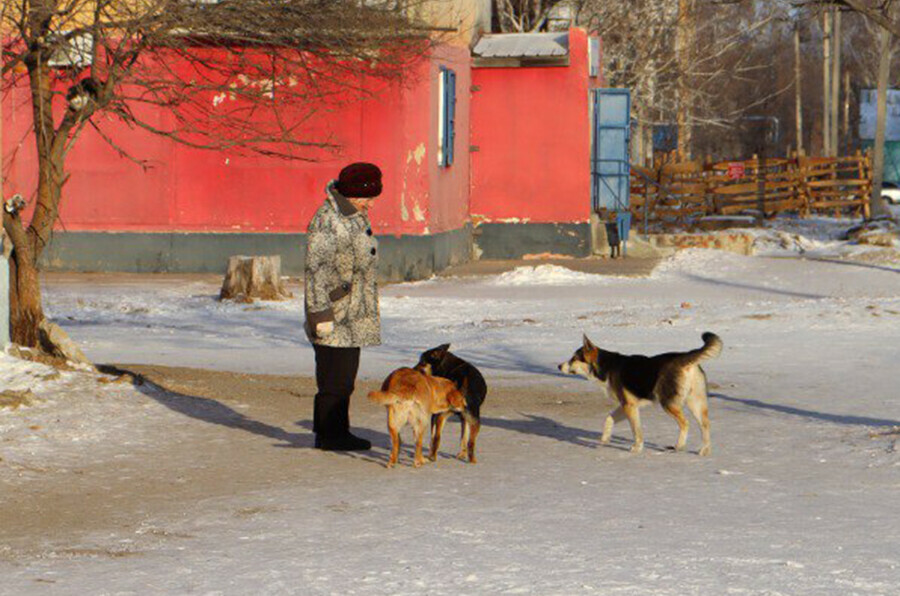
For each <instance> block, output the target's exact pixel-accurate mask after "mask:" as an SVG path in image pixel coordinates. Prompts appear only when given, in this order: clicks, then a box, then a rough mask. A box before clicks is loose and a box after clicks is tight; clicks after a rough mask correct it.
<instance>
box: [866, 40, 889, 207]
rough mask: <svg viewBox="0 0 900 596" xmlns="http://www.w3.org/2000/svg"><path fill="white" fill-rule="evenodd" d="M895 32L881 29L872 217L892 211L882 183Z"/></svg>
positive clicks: (871, 202)
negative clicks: (882, 195)
mask: <svg viewBox="0 0 900 596" xmlns="http://www.w3.org/2000/svg"><path fill="white" fill-rule="evenodd" d="M892 41H893V34H892V33H891V32H890V31H888V30H887V29H883V30H882V31H881V48H880V50H881V52H880V54H881V56H880V60H879V62H878V98H877V101H878V105H877V108H876V110H877V111H876V114H877V115H876V120H875V157H874V163H873V165H872V195H871V196H870V197H869V214H870V217H872V218H876V217H888V216H890V211H888V209H887V207H886V206H885V204H884V200H883V199H882V198H881V183H882V179H883V178H884V138H885V128H886V127H887V94H888V78H890V76H891V58H892V57H893V52H892V51H891V42H892Z"/></svg>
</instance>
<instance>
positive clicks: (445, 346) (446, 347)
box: [435, 344, 450, 352]
mask: <svg viewBox="0 0 900 596" xmlns="http://www.w3.org/2000/svg"><path fill="white" fill-rule="evenodd" d="M449 349H450V344H441V345H439V346H438V347H436V348H435V350H439V351H441V352H446V351H447V350H449Z"/></svg>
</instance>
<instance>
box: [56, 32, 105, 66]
mask: <svg viewBox="0 0 900 596" xmlns="http://www.w3.org/2000/svg"><path fill="white" fill-rule="evenodd" d="M62 35H65V34H62ZM93 52H94V36H93V35H91V34H90V33H82V34H81V35H77V36H75V37H72V38H71V39H68V40H61V41H60V43H59V44H58V45H57V46H56V47H54V48H53V53H52V54H51V55H50V60H48V61H47V64H48V65H49V66H51V67H52V68H84V67H85V66H90V65H91V60H92V56H93Z"/></svg>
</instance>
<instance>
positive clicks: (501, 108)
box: [3, 29, 597, 279]
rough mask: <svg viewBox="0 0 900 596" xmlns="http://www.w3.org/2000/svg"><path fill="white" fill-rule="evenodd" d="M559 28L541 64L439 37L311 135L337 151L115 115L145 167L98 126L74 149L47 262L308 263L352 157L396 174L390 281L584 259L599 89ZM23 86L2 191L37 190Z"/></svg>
mask: <svg viewBox="0 0 900 596" xmlns="http://www.w3.org/2000/svg"><path fill="white" fill-rule="evenodd" d="M547 35H550V34H547ZM554 35H555V38H554V39H556V40H557V42H555V43H557V45H558V46H559V52H561V53H558V54H557V55H555V56H554V57H552V58H547V59H545V60H532V59H527V58H522V57H520V58H518V59H513V58H512V57H509V56H507V57H506V62H503V60H499V59H496V60H493V61H492V60H490V59H486V58H485V57H483V56H479V55H478V52H477V50H478V45H476V46H475V50H476V51H475V53H474V56H473V53H472V52H471V51H470V49H469V47H468V46H465V45H450V44H448V45H444V46H440V47H439V48H438V49H437V50H435V51H434V52H433V53H432V54H430V55H429V56H427V57H425V58H423V59H422V60H421V61H420V62H419V63H418V65H417V66H416V67H415V68H414V70H413V72H411V73H410V76H408V77H406V79H405V80H404V82H403V83H397V84H394V85H392V86H390V87H388V88H386V89H384V90H381V91H379V92H378V93H376V94H375V95H374V97H372V98H368V99H365V100H360V101H357V102H354V103H351V104H349V105H343V106H341V107H340V108H338V109H336V110H334V111H330V112H323V113H322V115H321V117H320V118H318V119H317V120H316V122H315V123H314V127H315V130H317V131H320V132H321V134H322V135H325V136H327V137H328V138H329V139H330V140H332V141H334V142H336V143H337V144H339V145H340V146H341V150H340V152H338V153H337V154H331V153H322V154H321V156H320V160H319V161H317V162H315V163H310V162H291V161H285V160H280V159H272V158H263V157H248V156H241V155H232V154H228V153H221V152H212V151H203V150H198V149H192V148H189V147H186V146H184V145H179V144H177V143H175V142H173V141H170V140H168V139H165V138H162V137H157V136H153V135H151V134H149V133H145V132H142V131H137V130H131V129H127V128H125V127H124V126H118V127H117V125H115V124H114V123H112V122H103V123H102V127H103V129H104V131H105V132H106V133H107V134H108V135H110V136H111V137H112V138H115V140H116V143H117V144H118V145H119V146H121V147H122V148H124V149H125V150H127V151H128V153H129V154H130V155H133V156H136V157H139V158H140V159H142V160H144V161H145V162H146V164H147V165H148V166H149V167H148V168H147V169H144V168H142V167H140V166H138V165H137V164H135V163H134V162H133V161H132V160H129V159H127V158H124V157H122V156H121V155H119V154H118V153H117V152H116V151H115V150H114V149H113V148H111V147H110V146H109V144H108V143H107V142H106V141H104V140H103V139H102V138H101V137H100V136H99V135H98V134H96V133H95V132H94V131H92V130H91V129H86V130H85V132H84V133H83V135H82V137H81V138H80V139H79V141H78V143H77V144H76V145H75V148H74V149H73V150H72V153H71V155H70V156H69V158H68V160H67V170H68V172H70V174H71V178H70V179H69V181H68V183H67V184H66V186H65V188H64V198H63V202H62V207H61V214H60V226H59V230H58V232H57V234H56V235H55V236H54V240H53V244H52V246H51V247H49V249H48V250H47V251H46V253H45V267H47V268H51V269H69V270H126V271H221V270H224V267H225V263H226V261H227V257H228V256H229V255H233V254H250V253H253V254H261V253H265V254H281V255H282V259H283V263H284V267H285V270H286V271H287V272H289V273H297V272H299V271H300V270H301V268H302V260H303V246H304V232H305V230H306V226H307V223H308V222H309V220H310V218H311V217H312V214H313V213H314V212H315V210H316V209H317V208H318V206H319V204H320V203H321V201H322V199H323V196H324V195H323V189H324V187H325V184H326V183H327V182H328V181H329V180H330V179H332V178H333V177H334V176H335V175H336V173H337V171H338V170H339V169H340V168H341V167H342V166H343V165H345V164H346V163H349V162H352V161H371V162H374V163H377V164H379V165H380V166H381V168H382V170H383V172H384V193H383V195H382V197H381V198H380V199H379V200H378V201H376V203H375V206H374V207H373V209H372V211H371V216H372V221H373V227H374V228H375V231H376V233H377V234H378V235H379V237H380V241H381V246H382V251H381V252H382V263H383V267H384V274H385V276H386V277H388V278H392V279H411V278H417V277H421V276H425V275H428V274H430V273H431V272H433V271H435V270H440V269H442V268H444V267H446V266H448V265H450V264H452V263H455V262H460V261H465V260H468V259H470V258H472V256H473V254H474V255H475V256H477V255H478V254H479V252H480V253H482V254H483V256H484V257H491V256H495V257H510V256H521V255H524V254H529V253H541V252H551V253H556V252H563V253H566V254H587V253H588V252H589V250H590V247H589V245H586V244H585V242H584V239H585V238H587V237H589V234H588V233H587V231H586V228H587V225H588V224H587V222H588V219H589V212H590V190H589V186H590V174H589V162H588V159H589V151H590V134H591V132H590V131H591V126H590V114H589V110H588V106H589V101H588V95H589V92H588V90H589V88H590V87H591V86H593V85H594V83H595V81H596V80H597V79H596V78H592V77H590V76H589V67H590V64H589V54H590V52H589V49H588V46H589V43H588V38H587V36H586V35H585V33H584V32H583V31H581V30H578V29H573V30H571V31H570V32H568V33H567V34H566V33H562V34H554ZM497 37H498V36H485V38H483V39H482V41H481V42H479V43H480V44H483V43H484V41H485V39H487V40H490V39H491V38H497ZM594 57H595V60H596V53H595V55H594ZM448 73H449V74H448ZM448 85H450V86H451V87H452V88H451V87H448ZM454 90H455V93H453V92H452V91H454ZM26 94H27V90H25V89H22V90H19V91H16V92H13V93H10V94H8V95H7V96H6V97H4V99H3V126H4V128H3V130H4V134H3V157H4V166H5V168H4V171H5V173H6V176H5V177H4V193H5V194H6V195H8V194H11V193H14V192H19V193H21V194H22V195H23V196H25V197H29V196H32V195H33V192H34V186H35V183H36V160H35V157H34V145H33V139H32V136H31V134H30V133H29V127H30V125H31V112H30V106H29V103H28V97H27V95H26ZM448 110H449V111H450V112H449V113H450V115H449V117H450V118H451V119H452V129H453V132H454V134H452V135H451V134H450V133H449V130H448V126H449V125H448V120H447V118H448ZM165 117H166V116H165V115H163V114H162V113H160V114H159V115H158V118H159V119H160V121H161V123H163V122H162V121H163V119H164V118H165ZM101 118H102V116H101ZM445 139H446V140H445ZM448 143H449V145H448ZM448 151H449V152H450V153H451V154H452V163H448V161H449V160H448ZM26 217H27V215H26ZM473 224H474V225H476V226H478V233H474V226H473ZM476 245H477V247H476Z"/></svg>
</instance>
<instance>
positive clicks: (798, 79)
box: [794, 20, 803, 155]
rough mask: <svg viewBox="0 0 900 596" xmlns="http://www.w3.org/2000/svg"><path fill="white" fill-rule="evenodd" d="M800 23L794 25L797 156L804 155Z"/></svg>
mask: <svg viewBox="0 0 900 596" xmlns="http://www.w3.org/2000/svg"><path fill="white" fill-rule="evenodd" d="M800 60H801V56H800V21H799V20H798V21H797V22H796V23H795V24H794V97H795V99H796V116H795V117H796V120H797V154H798V155H803V93H802V91H803V86H802V84H803V80H802V76H801V72H802V70H803V69H802V65H801V63H800Z"/></svg>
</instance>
